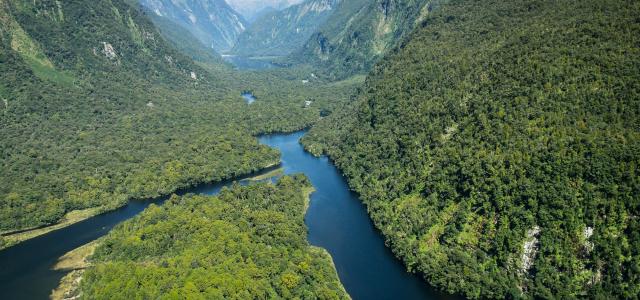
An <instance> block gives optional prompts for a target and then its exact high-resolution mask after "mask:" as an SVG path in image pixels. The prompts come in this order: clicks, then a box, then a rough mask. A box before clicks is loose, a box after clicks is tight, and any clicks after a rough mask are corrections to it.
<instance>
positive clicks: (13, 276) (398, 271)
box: [0, 132, 452, 300]
mask: <svg viewBox="0 0 640 300" xmlns="http://www.w3.org/2000/svg"><path fill="white" fill-rule="evenodd" d="M302 135H304V132H298V133H293V134H276V135H267V136H262V137H260V138H259V139H260V142H261V143H263V144H266V145H268V146H271V147H273V148H276V149H279V150H280V151H281V153H282V167H283V168H284V173H285V174H294V173H304V174H305V175H306V176H307V177H309V179H310V180H311V183H312V184H313V186H314V187H315V189H316V191H315V192H314V193H313V194H312V195H311V203H310V206H309V210H308V211H307V214H306V217H305V222H306V224H307V227H308V228H309V234H308V239H309V241H310V243H311V244H313V245H316V246H319V247H322V248H325V249H327V250H328V251H329V253H330V254H331V256H332V258H333V261H334V263H335V265H336V269H337V271H338V275H339V277H340V280H341V282H342V284H343V285H344V287H345V288H346V290H347V292H348V293H349V294H350V295H351V297H352V298H353V299H447V298H452V297H450V296H445V295H442V294H439V293H437V292H435V291H434V290H433V289H432V288H430V287H429V285H427V284H426V283H425V282H424V281H423V280H422V279H421V278H419V277H418V276H416V275H413V274H409V273H407V272H406V271H405V267H404V265H403V264H402V263H401V262H400V261H399V260H398V259H396V258H395V257H394V256H393V254H392V253H391V251H390V250H389V249H388V248H387V247H386V246H385V245H384V240H383V238H382V236H381V234H380V232H379V231H377V230H376V229H375V227H374V226H373V223H372V222H371V220H370V219H369V216H368V215H367V212H366V209H365V207H364V206H363V204H362V203H361V202H360V200H359V199H358V196H357V195H356V194H355V193H353V192H351V191H350V190H349V188H348V186H347V183H346V181H345V179H344V177H343V176H342V174H341V173H340V172H339V171H338V170H337V169H336V168H335V167H334V166H333V164H332V163H331V162H330V161H329V160H328V159H327V158H326V157H322V158H317V157H314V156H312V155H310V154H309V153H307V152H305V151H304V149H303V148H302V146H301V145H300V144H299V142H298V140H299V139H300V137H302ZM266 171H269V170H266ZM266 171H265V172H266ZM241 183H243V184H248V181H241ZM230 184H231V183H230V182H227V183H219V184H205V185H201V186H198V187H195V188H191V189H186V190H183V191H180V192H178V193H177V194H185V193H196V194H205V195H215V194H217V193H218V192H219V191H220V190H221V188H222V187H224V186H228V185H230ZM167 198H168V197H161V198H158V199H154V200H152V201H132V202H130V203H129V204H128V205H127V206H125V207H123V208H121V209H119V210H116V211H112V212H109V213H106V214H103V215H99V216H96V217H93V218H90V219H88V220H86V221H83V222H80V223H77V224H74V225H71V226H69V227H66V228H63V229H60V230H57V231H53V232H51V233H48V234H46V235H43V236H40V237H38V238H35V239H32V240H29V241H26V242H23V243H21V244H18V245H16V246H14V247H11V248H9V249H6V250H4V251H0V299H7V300H10V299H47V298H48V296H49V294H50V292H51V290H52V289H54V288H55V287H56V286H57V285H58V283H59V281H60V279H61V278H62V277H63V276H64V275H65V274H66V272H62V271H53V270H51V267H52V266H53V265H55V263H56V262H57V259H58V258H59V257H60V256H62V255H64V254H65V253H67V252H68V251H71V250H73V249H75V248H77V247H79V246H81V245H84V244H86V243H88V242H91V241H93V240H95V239H97V238H99V237H101V236H104V235H105V234H107V233H108V232H109V230H111V228H113V226H115V225H116V224H118V223H120V222H122V221H125V220H127V219H130V218H131V217H133V216H135V215H137V214H138V213H140V212H141V211H143V210H144V209H145V208H146V207H148V206H149V205H150V204H151V203H155V204H162V203H163V202H164V201H165V200H166V199H167Z"/></svg>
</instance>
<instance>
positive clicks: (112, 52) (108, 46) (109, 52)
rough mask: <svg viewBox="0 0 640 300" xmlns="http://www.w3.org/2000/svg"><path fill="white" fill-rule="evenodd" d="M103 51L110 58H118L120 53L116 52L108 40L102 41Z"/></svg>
mask: <svg viewBox="0 0 640 300" xmlns="http://www.w3.org/2000/svg"><path fill="white" fill-rule="evenodd" d="M102 46H103V49H102V53H104V56H106V57H107V58H108V59H116V58H118V54H117V53H116V50H115V49H114V48H113V45H111V44H109V43H106V42H102Z"/></svg>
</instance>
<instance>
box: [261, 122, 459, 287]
mask: <svg viewBox="0 0 640 300" xmlns="http://www.w3.org/2000/svg"><path fill="white" fill-rule="evenodd" d="M302 135H304V132H298V133H294V134H283V135H268V136H263V137H261V138H260V142H261V143H263V144H266V145H269V146H271V147H273V148H277V149H279V150H280V151H281V153H282V166H283V168H284V171H285V174H295V173H304V174H305V175H307V177H309V179H310V180H311V183H312V184H313V186H314V187H315V189H316V191H315V192H314V193H313V194H312V195H311V203H310V206H309V210H308V211H307V214H306V217H305V222H306V224H307V227H308V228H309V235H308V239H309V242H310V243H311V244H313V245H315V246H319V247H322V248H325V249H327V251H329V253H330V254H331V257H332V258H333V262H334V264H335V265H336V269H337V270H338V275H339V277H340V281H341V282H342V284H343V285H344V287H345V289H346V290H347V292H348V293H349V295H351V297H352V298H353V299H452V298H455V297H453V296H448V295H443V294H440V293H437V292H435V291H434V290H433V289H432V288H431V287H429V285H427V284H426V283H425V281H423V280H422V279H421V278H420V277H418V276H416V275H413V274H409V273H407V272H406V269H405V267H404V265H403V264H402V263H401V262H400V261H399V260H398V259H397V258H396V257H395V256H394V255H393V253H392V252H391V250H389V248H387V247H386V246H385V244H384V239H383V238H382V235H381V234H380V232H379V231H378V230H377V229H376V228H375V227H374V225H373V222H372V221H371V219H369V216H368V215H367V211H366V208H365V207H364V205H363V204H362V202H360V200H359V199H358V195H357V194H355V193H353V192H351V191H350V190H349V187H348V185H347V182H346V180H345V178H344V177H343V176H342V174H341V173H340V172H339V171H338V169H336V167H335V166H334V165H333V164H332V163H331V162H330V161H329V159H327V158H326V157H321V158H317V157H314V156H312V155H311V154H309V153H308V152H306V151H304V149H303V147H302V146H301V145H300V143H299V142H298V140H299V139H300V137H302Z"/></svg>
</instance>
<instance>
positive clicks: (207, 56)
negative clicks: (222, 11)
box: [144, 8, 226, 65]
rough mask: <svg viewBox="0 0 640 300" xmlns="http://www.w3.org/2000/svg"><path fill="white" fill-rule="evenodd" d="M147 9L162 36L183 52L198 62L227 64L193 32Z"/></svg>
mask: <svg viewBox="0 0 640 300" xmlns="http://www.w3.org/2000/svg"><path fill="white" fill-rule="evenodd" d="M144 9H145V11H147V16H148V17H149V19H150V20H151V21H152V22H153V24H154V25H155V26H156V28H157V29H158V31H159V32H160V34H161V35H162V37H164V38H165V39H166V40H167V41H168V42H170V43H171V45H172V46H173V47H175V48H176V49H177V50H178V51H180V52H181V53H183V54H185V55H187V56H189V57H190V58H191V59H193V60H194V61H196V62H201V63H207V64H212V65H225V64H226V63H225V62H224V60H223V59H222V57H221V56H220V54H218V53H217V52H216V51H215V50H214V49H211V48H209V47H207V46H205V45H204V44H202V43H201V42H200V41H199V40H198V39H197V38H196V37H194V36H193V35H192V34H191V32H189V31H188V30H187V29H185V28H184V27H182V26H180V25H178V24H176V23H173V22H172V21H171V20H170V19H169V18H166V17H161V16H158V15H156V14H154V13H151V12H149V11H148V9H146V8H144Z"/></svg>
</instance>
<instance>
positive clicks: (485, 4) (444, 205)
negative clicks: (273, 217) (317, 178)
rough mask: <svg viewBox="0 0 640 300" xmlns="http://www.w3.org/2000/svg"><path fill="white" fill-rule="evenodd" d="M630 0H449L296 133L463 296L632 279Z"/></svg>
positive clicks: (636, 222) (437, 277)
mask: <svg viewBox="0 0 640 300" xmlns="http://www.w3.org/2000/svg"><path fill="white" fill-rule="evenodd" d="M639 10H640V2H638V1H617V0H605V1H596V0H588V1H579V2H576V1H568V0H563V1H535V0H519V1H506V2H505V1H475V0H457V1H448V2H446V3H445V4H442V6H440V7H437V8H436V9H434V10H433V11H432V13H431V15H430V16H429V17H427V18H426V19H425V21H424V22H422V25H421V26H420V28H418V29H417V30H416V32H414V33H413V34H412V35H411V36H410V38H409V40H408V42H406V43H405V44H403V45H402V47H401V48H399V49H398V50H397V51H394V52H393V53H392V54H390V55H389V56H388V57H387V58H386V59H385V60H384V62H383V63H381V64H380V65H378V66H377V67H375V68H374V72H373V73H372V74H371V75H370V77H369V78H368V80H367V83H366V84H365V86H364V87H363V89H362V93H360V95H359V97H358V100H357V102H356V103H355V104H354V105H352V106H349V107H348V108H346V109H340V110H338V111H339V113H336V114H334V115H332V116H330V117H329V118H327V119H325V120H324V121H322V122H321V123H320V124H319V125H318V126H317V127H315V128H313V129H312V130H311V131H310V132H309V134H308V136H307V137H305V138H304V140H303V142H304V143H305V145H306V147H307V148H308V149H309V150H311V151H313V152H315V153H322V152H326V153H328V154H329V155H330V156H331V158H332V159H334V160H335V162H336V164H337V165H338V166H339V167H340V168H341V170H342V171H343V172H344V174H345V176H346V177H347V178H348V180H349V183H350V185H351V186H352V187H353V188H354V189H355V190H356V191H357V192H359V193H360V194H361V198H362V199H363V201H364V202H365V203H366V204H367V206H368V210H369V212H370V214H371V216H372V218H373V220H374V221H375V224H376V225H377V227H378V228H379V229H380V230H381V231H382V232H383V234H384V235H385V236H386V238H387V240H388V243H389V245H390V247H391V248H392V249H393V251H394V253H396V255H398V256H399V257H400V258H402V259H403V260H404V262H405V263H406V264H407V266H408V268H409V269H410V270H414V271H418V272H421V273H423V274H424V276H425V278H426V279H427V280H428V281H429V282H431V283H433V284H435V285H437V286H439V287H441V288H443V289H446V290H448V291H449V292H458V293H464V294H465V295H466V296H468V297H470V298H546V299H549V298H558V299H566V298H575V297H585V298H601V299H635V298H637V296H638V295H639V294H640V268H639V267H638V266H640V234H639V232H640V219H639V218H638V216H640V175H639V174H638V165H640V77H639V75H638V74H640V59H639V57H640V47H639V46H638V45H640V19H639V18H638V14H637V12H638V11H639Z"/></svg>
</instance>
